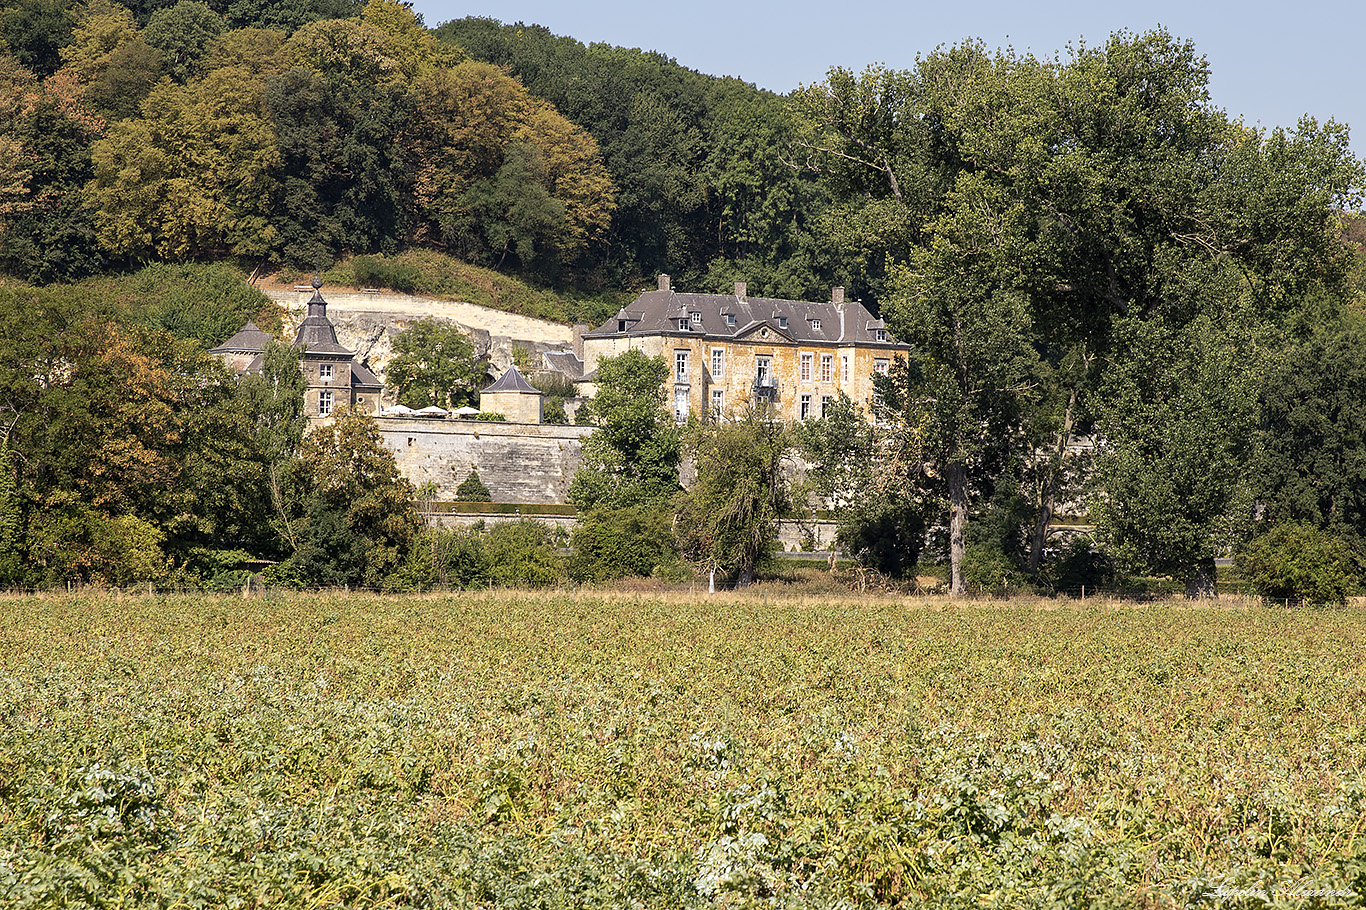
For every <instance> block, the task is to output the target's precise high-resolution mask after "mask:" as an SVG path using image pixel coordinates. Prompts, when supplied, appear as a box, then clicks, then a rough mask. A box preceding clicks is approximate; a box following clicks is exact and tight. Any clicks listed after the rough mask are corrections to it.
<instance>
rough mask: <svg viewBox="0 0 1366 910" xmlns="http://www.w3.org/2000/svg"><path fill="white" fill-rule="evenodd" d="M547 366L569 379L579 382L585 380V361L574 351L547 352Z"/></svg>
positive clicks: (545, 355)
mask: <svg viewBox="0 0 1366 910" xmlns="http://www.w3.org/2000/svg"><path fill="white" fill-rule="evenodd" d="M543 356H544V357H545V362H546V365H547V366H549V367H550V368H551V369H552V370H556V371H558V372H560V373H562V374H564V376H565V377H567V378H568V379H571V380H573V381H574V382H579V381H581V380H582V379H583V361H582V360H580V359H579V355H578V354H575V353H574V352H573V351H546V352H545V354H544V355H543Z"/></svg>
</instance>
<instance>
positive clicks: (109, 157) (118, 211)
mask: <svg viewBox="0 0 1366 910" xmlns="http://www.w3.org/2000/svg"><path fill="white" fill-rule="evenodd" d="M259 81H260V76H259V75H258V74H256V73H253V72H250V71H248V70H246V69H245V68H238V67H225V68H223V69H218V70H214V71H213V72H210V73H207V74H206V75H205V76H204V77H203V78H202V79H197V80H194V81H192V82H190V83H189V84H187V85H183V86H182V85H175V84H173V83H170V82H165V83H161V84H159V85H157V86H156V87H155V88H154V89H152V91H151V93H150V94H149V96H148V98H147V101H146V102H145V104H144V106H143V116H142V117H140V118H130V119H127V120H124V121H121V122H119V123H116V124H114V125H113V126H111V128H110V130H109V133H108V135H107V136H106V137H105V138H103V139H100V140H98V141H97V142H95V144H94V145H93V146H92V148H91V157H92V161H93V163H94V179H93V180H91V182H90V183H89V184H87V186H86V189H85V195H86V199H87V201H88V203H89V204H90V206H91V208H93V209H95V210H96V211H97V212H99V214H100V218H99V222H98V232H99V238H100V243H101V245H102V246H104V248H105V249H106V250H108V251H109V252H111V253H113V254H114V255H116V256H121V257H128V258H131V259H134V260H136V261H143V262H145V261H147V260H149V259H152V258H154V257H156V258H162V259H184V258H204V257H211V256H218V257H224V256H238V257H244V258H245V257H259V256H261V255H263V254H265V253H267V252H269V251H270V250H271V249H273V248H274V247H275V246H276V244H277V241H278V239H279V231H278V228H277V227H276V226H275V224H274V222H275V220H276V217H277V215H278V212H277V210H276V208H275V203H276V195H277V191H278V189H279V183H278V179H277V178H276V176H275V174H274V171H275V169H276V168H277V167H278V166H279V163H280V150H279V148H277V144H276V136H275V135H274V133H273V131H272V129H271V125H270V124H269V123H268V122H267V120H266V119H265V118H264V117H263V116H262V111H261V103H260V99H259V94H258V93H259Z"/></svg>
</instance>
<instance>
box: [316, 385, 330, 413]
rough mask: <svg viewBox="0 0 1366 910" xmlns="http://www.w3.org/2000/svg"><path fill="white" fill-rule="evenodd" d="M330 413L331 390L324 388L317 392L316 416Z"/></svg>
mask: <svg viewBox="0 0 1366 910" xmlns="http://www.w3.org/2000/svg"><path fill="white" fill-rule="evenodd" d="M331 413H332V390H331V389H324V390H323V391H321V392H319V393H318V416H319V417H326V416H327V415H328V414H331Z"/></svg>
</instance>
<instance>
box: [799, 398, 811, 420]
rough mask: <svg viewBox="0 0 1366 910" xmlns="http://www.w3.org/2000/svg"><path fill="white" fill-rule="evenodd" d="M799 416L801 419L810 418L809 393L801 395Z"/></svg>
mask: <svg viewBox="0 0 1366 910" xmlns="http://www.w3.org/2000/svg"><path fill="white" fill-rule="evenodd" d="M801 417H802V420H808V419H810V417H811V396H810V395H803V396H802V410H801Z"/></svg>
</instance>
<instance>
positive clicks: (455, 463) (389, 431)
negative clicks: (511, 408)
mask: <svg viewBox="0 0 1366 910" xmlns="http://www.w3.org/2000/svg"><path fill="white" fill-rule="evenodd" d="M375 424H376V426H378V427H379V432H380V435H381V436H382V437H383V439H384V445H385V446H386V447H387V448H388V449H389V450H390V451H391V452H393V453H394V458H395V460H396V461H397V462H398V467H399V470H400V471H402V472H403V476H405V477H407V478H408V479H409V480H411V481H412V482H413V484H414V485H417V486H420V485H422V484H423V483H425V482H426V481H429V480H430V481H433V482H434V483H435V484H436V489H437V492H436V499H438V500H451V499H455V488H456V487H457V486H459V485H460V482H461V481H462V480H464V479H465V478H466V477H468V476H469V473H470V469H471V467H473V468H477V469H478V471H479V478H480V479H481V480H482V481H483V482H484V485H485V486H487V487H488V488H489V492H490V493H492V494H493V499H494V501H495V502H525V503H556V504H558V503H563V502H564V501H565V496H566V495H567V494H568V493H569V483H570V481H571V480H573V479H574V472H575V471H577V470H578V468H579V461H580V458H581V442H582V440H583V437H585V436H587V435H588V434H589V433H591V432H592V431H593V428H592V427H575V426H568V427H565V426H549V425H544V424H542V425H536V424H514V423H493V422H489V421H482V420H450V419H445V420H441V419H433V420H424V419H420V418H412V417H377V418H375ZM487 517H489V518H490V520H493V518H494V516H487Z"/></svg>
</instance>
